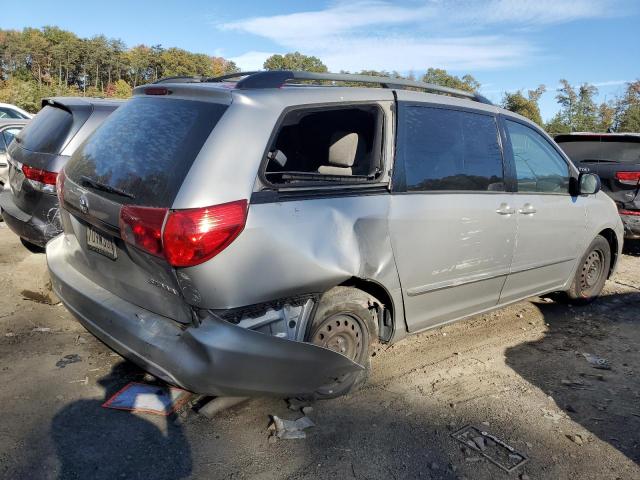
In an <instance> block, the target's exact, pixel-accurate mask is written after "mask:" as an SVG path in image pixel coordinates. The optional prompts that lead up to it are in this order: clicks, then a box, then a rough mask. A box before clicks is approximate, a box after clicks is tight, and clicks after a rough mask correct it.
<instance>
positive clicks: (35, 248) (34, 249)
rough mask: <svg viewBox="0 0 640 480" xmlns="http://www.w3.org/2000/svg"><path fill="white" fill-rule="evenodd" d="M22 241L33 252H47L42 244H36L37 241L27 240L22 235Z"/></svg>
mask: <svg viewBox="0 0 640 480" xmlns="http://www.w3.org/2000/svg"><path fill="white" fill-rule="evenodd" d="M20 242H21V243H22V245H23V246H24V248H26V249H27V250H29V251H30V252H31V253H44V252H45V249H44V247H41V246H40V245H36V244H35V243H31V242H30V241H29V240H25V239H24V238H22V237H20Z"/></svg>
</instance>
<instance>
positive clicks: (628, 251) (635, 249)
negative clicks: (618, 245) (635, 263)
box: [622, 240, 640, 257]
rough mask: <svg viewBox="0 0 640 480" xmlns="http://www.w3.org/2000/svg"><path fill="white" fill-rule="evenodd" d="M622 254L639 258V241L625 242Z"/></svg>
mask: <svg viewBox="0 0 640 480" xmlns="http://www.w3.org/2000/svg"><path fill="white" fill-rule="evenodd" d="M622 253H624V254H625V255H633V256H635V257H640V240H625V242H624V247H623V249H622Z"/></svg>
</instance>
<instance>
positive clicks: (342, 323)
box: [311, 313, 363, 360]
mask: <svg viewBox="0 0 640 480" xmlns="http://www.w3.org/2000/svg"><path fill="white" fill-rule="evenodd" d="M311 342H312V343H314V344H315V345H319V346H321V347H324V348H328V349H329V350H333V351H334V352H338V353H341V354H342V355H344V356H345V357H348V358H350V359H351V360H356V359H357V358H358V357H359V356H360V353H361V352H362V349H363V336H362V327H361V326H360V323H359V322H358V321H356V320H355V319H354V318H353V317H351V316H350V315H346V314H340V313H339V314H336V315H332V316H330V317H328V318H326V319H325V320H324V321H323V322H322V323H321V324H320V325H319V326H318V329H317V330H316V331H315V333H314V334H313V337H312V338H311Z"/></svg>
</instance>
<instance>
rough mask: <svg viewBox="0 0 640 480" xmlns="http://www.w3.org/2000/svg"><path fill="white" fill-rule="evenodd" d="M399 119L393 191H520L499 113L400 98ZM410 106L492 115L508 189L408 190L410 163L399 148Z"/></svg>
mask: <svg viewBox="0 0 640 480" xmlns="http://www.w3.org/2000/svg"><path fill="white" fill-rule="evenodd" d="M396 105H397V107H396V122H395V127H396V128H395V130H396V132H395V148H394V157H395V159H394V163H393V172H392V177H391V193H393V194H397V193H399V194H411V195H413V194H419V195H420V194H422V195H424V194H428V195H437V194H465V193H466V194H471V193H472V194H483V193H486V194H489V195H496V194H504V193H512V192H515V191H516V188H517V185H516V184H515V174H514V173H515V172H514V170H513V165H512V162H510V161H509V158H508V157H507V156H506V151H505V137H504V132H503V131H502V130H503V126H502V124H501V121H500V118H499V115H498V114H496V113H493V112H488V111H486V110H479V109H475V108H469V107H463V106H458V105H443V104H439V103H431V102H416V101H405V100H399V101H397V102H396ZM409 107H421V108H437V109H441V110H453V111H459V112H467V113H473V114H478V115H486V116H488V117H492V118H493V120H494V122H495V126H496V140H497V142H498V148H499V149H500V155H501V158H502V173H503V181H504V185H505V189H504V191H480V190H422V191H407V180H406V164H405V152H404V151H400V152H399V148H398V146H399V145H402V144H403V143H404V140H405V135H406V131H407V129H406V128H404V127H403V126H402V122H403V120H404V117H405V111H406V108H409Z"/></svg>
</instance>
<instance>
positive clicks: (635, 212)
mask: <svg viewBox="0 0 640 480" xmlns="http://www.w3.org/2000/svg"><path fill="white" fill-rule="evenodd" d="M618 213H619V214H620V215H634V216H640V210H623V209H620V210H618Z"/></svg>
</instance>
